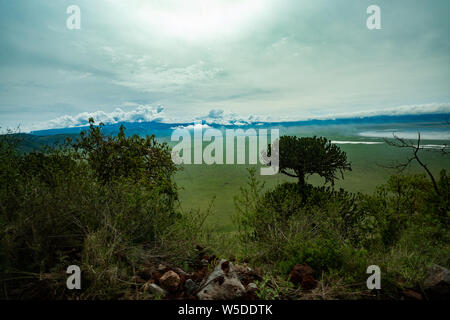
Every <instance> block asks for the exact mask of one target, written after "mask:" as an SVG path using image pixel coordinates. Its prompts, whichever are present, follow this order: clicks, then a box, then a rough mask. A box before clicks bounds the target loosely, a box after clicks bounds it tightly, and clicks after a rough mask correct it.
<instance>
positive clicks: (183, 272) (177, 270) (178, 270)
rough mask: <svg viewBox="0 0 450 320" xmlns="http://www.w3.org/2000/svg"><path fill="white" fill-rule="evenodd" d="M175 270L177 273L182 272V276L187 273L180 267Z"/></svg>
mask: <svg viewBox="0 0 450 320" xmlns="http://www.w3.org/2000/svg"><path fill="white" fill-rule="evenodd" d="M175 271H176V272H177V273H178V274H182V275H183V276H187V275H188V274H187V273H186V272H185V271H184V270H183V269H181V268H175Z"/></svg>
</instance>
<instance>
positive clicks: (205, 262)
mask: <svg viewBox="0 0 450 320" xmlns="http://www.w3.org/2000/svg"><path fill="white" fill-rule="evenodd" d="M200 263H201V264H202V265H203V266H207V265H208V264H209V261H208V260H206V259H202V260H201V261H200Z"/></svg>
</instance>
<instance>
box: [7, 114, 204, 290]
mask: <svg viewBox="0 0 450 320" xmlns="http://www.w3.org/2000/svg"><path fill="white" fill-rule="evenodd" d="M16 138H17V136H14V135H8V136H2V140H0V160H1V163H0V166H1V167H0V169H1V170H0V284H1V285H2V290H1V292H2V294H1V296H3V297H4V298H24V299H25V298H45V297H49V298H55V297H58V298H61V297H68V296H70V294H71V293H70V292H68V291H67V290H66V288H65V280H64V279H66V274H65V270H66V268H67V266H69V265H72V264H76V265H79V266H80V267H81V269H82V270H83V290H82V293H81V297H84V298H98V299H111V298H117V297H119V296H122V295H123V294H124V290H126V288H129V281H130V279H131V277H132V276H133V274H134V272H135V270H136V269H138V268H139V266H140V265H142V264H145V263H149V259H150V260H151V258H149V256H150V257H151V256H154V255H155V256H157V255H158V254H160V252H161V251H164V250H167V252H166V255H167V259H169V260H170V259H172V260H178V259H180V260H182V261H183V260H185V259H187V258H188V257H189V255H191V254H192V252H193V248H194V242H196V240H197V235H198V234H199V229H200V228H201V226H202V223H203V222H204V218H196V217H199V215H198V214H195V213H191V212H189V213H183V212H181V211H180V210H178V207H177V203H176V199H177V188H176V185H175V183H174V182H173V174H174V173H175V171H176V169H177V168H176V167H175V166H174V165H173V164H172V161H171V160H170V153H169V150H168V147H167V146H166V145H164V144H159V143H157V142H156V141H155V139H154V137H147V138H145V139H142V138H139V137H137V136H133V137H126V136H125V133H124V128H123V127H122V128H121V129H120V132H119V134H118V135H117V136H115V137H105V136H104V135H103V134H102V132H101V126H99V127H95V126H94V125H93V123H92V121H91V127H90V131H89V133H84V134H83V135H82V136H81V138H80V140H79V141H77V142H75V143H71V142H68V143H66V144H65V145H62V146H59V147H55V148H45V149H43V150H41V151H33V152H30V153H27V154H23V153H19V152H18V150H17V148H16V146H17V141H16ZM181 230H184V231H185V232H183V233H182V232H180V231H181ZM186 230H188V231H186ZM167 239H170V241H168V240H167Z"/></svg>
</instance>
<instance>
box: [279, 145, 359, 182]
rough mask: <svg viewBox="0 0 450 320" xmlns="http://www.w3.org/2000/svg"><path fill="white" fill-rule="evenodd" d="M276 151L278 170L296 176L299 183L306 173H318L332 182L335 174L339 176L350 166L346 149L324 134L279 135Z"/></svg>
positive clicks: (303, 179) (336, 176) (342, 175)
mask: <svg viewBox="0 0 450 320" xmlns="http://www.w3.org/2000/svg"><path fill="white" fill-rule="evenodd" d="M279 154H280V159H279V160H280V172H281V173H284V174H285V175H287V176H290V177H295V178H298V183H299V185H301V186H303V185H305V183H306V182H305V178H306V177H307V176H308V175H312V174H318V175H319V176H321V177H323V178H325V183H328V182H330V183H331V184H334V181H335V179H337V178H338V174H340V175H341V177H342V178H343V177H344V171H345V170H351V165H350V163H349V162H348V161H347V155H346V153H345V152H344V151H342V150H341V149H340V148H339V147H338V146H337V145H335V144H332V143H331V141H330V140H328V139H326V138H324V137H316V136H314V137H302V138H299V137H294V136H282V137H281V138H280V143H279Z"/></svg>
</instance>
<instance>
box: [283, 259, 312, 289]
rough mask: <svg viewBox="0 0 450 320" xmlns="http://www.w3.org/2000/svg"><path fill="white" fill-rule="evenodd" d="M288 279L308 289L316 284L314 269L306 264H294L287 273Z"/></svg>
mask: <svg viewBox="0 0 450 320" xmlns="http://www.w3.org/2000/svg"><path fill="white" fill-rule="evenodd" d="M289 279H290V280H291V282H292V283H293V284H295V285H300V286H301V287H302V288H303V289H306V290H310V289H313V288H315V287H316V286H317V280H316V279H315V278H314V270H313V269H312V268H311V267H310V266H308V265H307V264H296V265H295V266H294V267H293V268H292V271H291V272H290V273H289Z"/></svg>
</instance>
